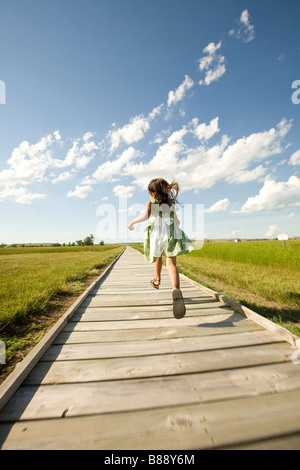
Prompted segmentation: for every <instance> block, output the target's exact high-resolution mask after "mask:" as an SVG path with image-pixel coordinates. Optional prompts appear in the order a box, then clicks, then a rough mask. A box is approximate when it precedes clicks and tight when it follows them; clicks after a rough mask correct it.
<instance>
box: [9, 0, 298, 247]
mask: <svg viewBox="0 0 300 470" xmlns="http://www.w3.org/2000/svg"><path fill="white" fill-rule="evenodd" d="M299 20H300V3H299V2H296V1H295V0H285V1H283V0H248V1H244V0H225V1H224V0H207V1H206V0H197V1H195V0H159V1H157V0H84V1H83V0H44V1H42V2H41V1H40V0H34V1H33V0H27V1H26V2H24V1H23V0H2V1H1V0H0V64H1V67H0V102H1V104H0V120H1V121H0V122H1V127H0V136H1V139H0V220H1V229H0V243H1V242H2V243H21V242H61V243H63V242H66V243H67V242H69V241H71V242H72V241H74V240H78V239H81V238H84V237H85V236H86V235H88V234H90V233H93V234H94V235H95V236H96V241H99V240H100V239H102V238H103V239H104V240H105V241H113V240H112V238H113V237H110V239H108V238H109V237H108V236H107V233H105V231H101V230H102V228H103V227H104V225H103V226H102V228H101V227H100V226H101V223H100V225H99V222H100V221H101V220H102V219H101V217H102V216H101V214H103V213H104V212H103V211H104V210H105V207H108V206H105V204H106V205H110V207H114V208H115V214H114V216H115V217H117V219H118V221H117V222H118V223H119V225H120V227H119V226H118V230H117V234H116V236H115V239H116V240H117V239H120V240H121V241H125V240H126V239H128V240H129V239H133V238H132V237H135V238H136V239H140V240H141V239H142V229H143V228H144V227H145V224H143V225H142V226H141V227H140V229H139V230H138V231H136V232H135V233H134V232H132V233H128V231H127V229H126V223H125V222H126V217H128V221H129V220H130V218H132V217H133V216H134V215H136V214H137V213H138V211H139V210H140V208H141V207H142V205H144V204H145V203H146V201H147V200H148V194H147V185H148V182H149V181H150V179H151V178H154V177H164V178H166V179H167V180H173V179H176V180H177V181H178V182H179V183H180V185H181V189H182V192H181V196H180V201H181V202H182V204H183V205H187V204H191V205H192V206H193V207H196V205H197V204H200V205H201V204H203V205H204V227H203V229H202V228H201V230H200V231H201V233H203V234H204V235H205V236H207V237H209V238H231V237H240V238H253V237H255V238H256V237H257V238H263V237H276V236H277V235H278V234H280V233H286V234H288V235H289V236H290V237H291V236H300V230H299V228H300V133H299V123H300V104H297V103H298V101H300V91H299V94H298V93H297V90H298V88H299V90H300V30H299ZM297 80H299V84H297V83H296V84H295V86H296V88H294V89H293V88H292V84H293V82H295V81H297ZM293 93H294V100H293V101H294V102H293V101H292V95H293ZM120 196H127V200H126V201H127V209H128V213H126V212H124V207H123V206H122V207H121V206H120V199H119V197H120ZM140 206H141V207H140ZM121 214H123V215H122V216H121ZM124 214H125V218H124ZM120 217H121V219H120ZM185 229H186V230H187V231H188V230H189V227H188V226H187V227H185ZM103 230H104V228H103ZM132 234H133V235H132Z"/></svg>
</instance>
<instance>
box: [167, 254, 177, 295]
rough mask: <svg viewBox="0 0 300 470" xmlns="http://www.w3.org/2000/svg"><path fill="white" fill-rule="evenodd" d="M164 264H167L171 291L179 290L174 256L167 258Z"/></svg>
mask: <svg viewBox="0 0 300 470" xmlns="http://www.w3.org/2000/svg"><path fill="white" fill-rule="evenodd" d="M166 264H167V269H168V273H169V278H170V281H171V284H172V287H173V289H179V288H180V282H179V274H178V269H177V266H176V256H172V257H169V258H167V261H166Z"/></svg>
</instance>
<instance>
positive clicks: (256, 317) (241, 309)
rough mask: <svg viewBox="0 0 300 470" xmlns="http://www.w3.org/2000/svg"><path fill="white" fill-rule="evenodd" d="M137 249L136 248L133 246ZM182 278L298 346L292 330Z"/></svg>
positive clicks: (183, 277)
mask: <svg viewBox="0 0 300 470" xmlns="http://www.w3.org/2000/svg"><path fill="white" fill-rule="evenodd" d="M133 249H135V248H133ZM136 251H137V252H138V253H140V255H141V256H143V254H142V253H141V252H139V251H138V250H136ZM179 277H180V279H182V280H184V281H187V282H189V283H191V284H193V285H194V286H195V287H197V288H198V289H199V290H201V291H202V292H206V293H207V294H209V295H210V296H212V297H214V298H215V299H216V300H219V301H220V302H222V303H223V304H224V305H227V306H228V307H232V308H233V309H234V310H236V311H237V312H239V313H241V314H243V315H245V316H246V317H247V318H249V319H250V320H252V321H254V322H255V323H257V324H258V325H260V326H262V327H263V328H265V329H266V330H269V331H271V333H273V334H275V335H277V336H279V337H280V338H281V339H283V340H284V341H287V342H288V343H290V344H291V345H292V346H294V347H297V345H296V341H297V339H299V337H298V336H296V335H294V334H293V333H292V332H291V331H289V330H287V329H286V328H284V327H283V326H280V325H278V324H277V323H274V322H272V321H271V320H269V319H268V318H265V317H263V316H262V315H260V314H259V313H256V312H254V311H253V310H251V309H250V308H248V307H245V306H244V305H242V304H240V303H238V302H236V301H235V300H232V299H229V298H228V297H226V296H225V295H222V294H219V293H218V292H216V291H214V290H213V289H210V288H209V287H205V286H203V285H202V284H200V282H197V281H194V280H193V279H191V278H189V277H188V276H186V275H185V274H183V273H179Z"/></svg>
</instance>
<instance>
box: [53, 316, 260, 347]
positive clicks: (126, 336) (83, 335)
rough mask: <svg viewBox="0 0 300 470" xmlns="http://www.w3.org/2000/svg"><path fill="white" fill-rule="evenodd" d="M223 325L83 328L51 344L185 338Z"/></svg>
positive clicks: (246, 327)
mask: <svg viewBox="0 0 300 470" xmlns="http://www.w3.org/2000/svg"><path fill="white" fill-rule="evenodd" d="M224 327H226V326H225V325H223V326H219V327H205V328H198V327H193V328H191V327H190V326H187V327H184V326H181V327H172V328H166V327H161V328H150V327H149V328H134V329H128V330H126V333H125V332H124V330H123V329H118V330H103V329H102V330H101V329H98V330H87V329H86V330H84V329H82V331H73V332H72V331H65V332H62V333H60V335H59V336H58V337H57V338H56V340H55V341H54V343H53V344H77V343H100V342H108V341H110V342H111V341H153V340H159V339H164V338H186V337H194V336H211V335H223V334H224ZM261 329H262V328H261V327H260V326H259V325H255V324H253V322H247V321H245V322H241V323H239V325H237V326H227V327H226V332H227V334H229V333H231V334H235V333H240V332H241V331H256V330H261Z"/></svg>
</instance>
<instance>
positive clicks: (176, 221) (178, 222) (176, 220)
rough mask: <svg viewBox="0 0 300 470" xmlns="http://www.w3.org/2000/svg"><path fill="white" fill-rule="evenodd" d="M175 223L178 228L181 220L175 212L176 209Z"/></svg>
mask: <svg viewBox="0 0 300 470" xmlns="http://www.w3.org/2000/svg"><path fill="white" fill-rule="evenodd" d="M174 223H175V224H176V225H177V226H179V225H180V221H179V219H178V217H177V214H176V212H175V209H174Z"/></svg>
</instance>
